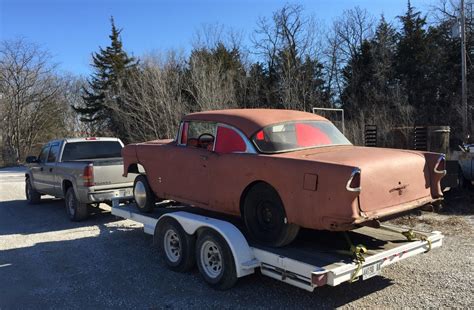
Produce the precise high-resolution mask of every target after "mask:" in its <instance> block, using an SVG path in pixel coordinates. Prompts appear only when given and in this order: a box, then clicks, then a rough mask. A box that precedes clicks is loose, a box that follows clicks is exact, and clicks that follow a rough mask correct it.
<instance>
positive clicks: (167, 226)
mask: <svg viewBox="0 0 474 310" xmlns="http://www.w3.org/2000/svg"><path fill="white" fill-rule="evenodd" d="M156 234H157V238H158V239H157V240H158V249H159V251H160V255H161V257H162V258H163V259H164V260H165V262H166V265H168V268H169V269H171V270H173V271H177V272H186V271H189V270H191V269H192V268H193V267H194V264H195V259H194V248H195V245H196V240H195V238H194V236H190V235H188V234H187V233H186V232H185V231H184V229H183V228H182V227H181V225H180V224H179V223H178V222H177V221H176V220H175V219H172V218H169V217H168V218H164V219H162V220H160V222H159V223H158V227H157V233H156Z"/></svg>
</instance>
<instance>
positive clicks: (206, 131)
mask: <svg viewBox="0 0 474 310" xmlns="http://www.w3.org/2000/svg"><path fill="white" fill-rule="evenodd" d="M185 124H186V123H185ZM187 124H188V125H187V126H186V127H187V128H186V129H187V130H186V146H190V147H197V148H203V149H207V150H209V151H212V150H213V148H214V141H215V139H216V126H217V125H216V123H211V122H192V121H191V122H189V123H187ZM184 129H185V128H184V127H183V133H184ZM183 133H182V134H181V137H182V138H183ZM183 144H184V143H183Z"/></svg>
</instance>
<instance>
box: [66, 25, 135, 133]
mask: <svg viewBox="0 0 474 310" xmlns="http://www.w3.org/2000/svg"><path fill="white" fill-rule="evenodd" d="M110 22H111V25H112V31H111V34H110V36H109V38H110V41H111V44H110V46H107V47H106V48H105V49H104V48H102V47H99V52H98V53H93V54H92V67H93V69H94V72H93V74H92V76H91V77H90V79H89V80H88V87H87V88H85V87H84V88H83V96H82V98H83V100H84V105H83V106H81V107H74V110H75V111H76V112H77V113H79V114H80V116H81V121H83V122H89V123H93V124H94V125H95V126H94V127H95V128H96V130H95V131H96V132H94V134H101V133H102V134H103V133H109V132H110V133H112V134H116V135H118V136H119V137H121V138H125V137H126V133H125V132H124V130H123V126H122V125H121V124H120V121H119V120H118V119H117V117H115V115H116V113H114V110H120V109H121V107H122V104H121V103H122V102H123V101H122V98H121V96H120V94H121V93H123V89H122V88H123V87H126V85H125V84H124V81H123V77H125V76H126V74H127V72H130V70H136V69H137V64H138V62H137V60H135V58H134V57H130V56H128V54H127V53H126V52H125V51H124V50H123V45H122V40H121V38H120V33H121V31H122V30H119V29H117V27H116V26H115V22H114V19H113V17H111V18H110Z"/></svg>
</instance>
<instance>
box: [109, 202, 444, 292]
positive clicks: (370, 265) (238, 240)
mask: <svg viewBox="0 0 474 310" xmlns="http://www.w3.org/2000/svg"><path fill="white" fill-rule="evenodd" d="M162 206H166V207H156V208H155V209H154V211H153V212H152V213H149V214H143V213H139V212H138V211H137V209H136V207H135V206H134V204H133V203H129V204H121V203H119V201H118V200H115V201H113V206H112V214H114V215H116V216H119V217H121V218H125V219H130V220H133V221H136V222H139V223H142V224H143V225H144V232H145V233H147V234H151V235H155V232H156V227H157V224H158V222H159V221H160V219H162V218H164V217H173V218H175V219H176V220H178V222H180V224H181V225H182V226H183V228H184V230H185V231H186V232H187V233H189V234H191V235H192V234H194V233H195V232H196V230H197V228H199V227H201V226H206V227H209V228H214V229H215V230H217V231H218V232H219V233H220V234H221V235H223V237H224V238H225V239H226V241H227V243H228V244H229V246H230V247H231V249H232V250H233V253H234V259H235V261H236V265H237V266H236V268H237V276H238V277H241V276H245V275H247V274H251V273H253V272H254V270H255V269H256V268H259V269H260V271H261V273H262V274H263V275H266V276H269V277H272V278H275V279H277V280H280V281H283V282H286V283H289V284H291V285H294V286H297V287H300V288H303V289H306V290H308V291H313V290H314V288H315V287H318V286H322V285H325V284H327V285H331V286H336V285H338V284H340V283H342V282H347V281H354V280H356V279H359V278H362V279H363V280H365V279H368V278H370V277H373V276H376V275H378V274H380V271H381V269H382V268H384V267H386V266H388V265H390V264H392V263H395V262H397V261H400V260H403V259H406V258H408V257H411V256H414V255H418V254H422V253H424V252H427V251H429V250H431V249H434V248H436V247H440V246H441V245H442V239H443V235H442V234H441V233H440V232H437V231H434V232H429V233H426V232H415V234H416V236H418V239H417V240H412V241H409V240H407V238H406V237H405V236H404V235H403V234H402V233H403V232H406V231H407V229H402V228H399V227H396V226H389V225H382V226H381V227H380V228H371V227H362V228H358V229H355V230H353V231H350V232H347V233H346V235H344V233H341V232H326V231H312V230H302V231H301V232H300V234H299V236H298V238H297V239H296V240H295V241H294V242H293V243H292V244H290V245H288V246H286V247H283V248H272V247H267V246H263V245H260V244H257V243H255V242H252V241H249V239H248V238H246V237H245V233H243V231H244V230H243V229H242V227H243V224H242V223H241V222H240V220H239V219H236V218H232V217H228V216H222V215H220V214H215V213H212V212H209V211H205V210H201V209H198V208H194V207H186V206H170V205H169V204H168V203H166V202H165V203H162ZM187 226H193V227H192V228H191V227H187ZM420 236H421V238H422V239H424V240H419V238H420ZM351 247H352V250H353V251H352V252H351V251H350V249H351ZM356 248H357V249H358V250H361V252H363V253H359V254H358V255H355V252H354V250H355V249H356ZM354 255H355V256H357V259H355V256H354Z"/></svg>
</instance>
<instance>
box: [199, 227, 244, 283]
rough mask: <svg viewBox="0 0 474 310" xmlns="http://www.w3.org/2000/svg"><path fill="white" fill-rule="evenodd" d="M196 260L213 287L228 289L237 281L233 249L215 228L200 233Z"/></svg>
mask: <svg viewBox="0 0 474 310" xmlns="http://www.w3.org/2000/svg"><path fill="white" fill-rule="evenodd" d="M196 260H197V265H198V268H199V272H200V273H201V275H202V277H203V278H204V280H205V281H206V282H207V284H209V286H211V287H212V288H214V289H217V290H227V289H230V288H231V287H233V286H234V285H235V283H236V282H237V272H236V270H235V261H234V256H233V255H232V251H231V250H230V248H229V245H228V244H227V242H226V241H225V240H224V238H223V237H222V236H221V235H220V234H218V233H217V232H215V231H214V230H211V229H205V230H203V231H202V232H201V233H200V234H199V236H198V239H197V244H196Z"/></svg>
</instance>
